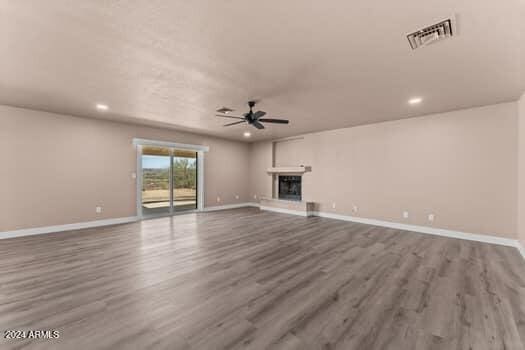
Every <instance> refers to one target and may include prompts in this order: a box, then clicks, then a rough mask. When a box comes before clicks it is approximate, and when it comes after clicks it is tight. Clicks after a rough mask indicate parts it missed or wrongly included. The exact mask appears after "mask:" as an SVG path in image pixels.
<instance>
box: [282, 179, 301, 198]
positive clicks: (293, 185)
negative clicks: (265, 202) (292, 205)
mask: <svg viewBox="0 0 525 350" xmlns="http://www.w3.org/2000/svg"><path fill="white" fill-rule="evenodd" d="M279 199H288V200H293V201H300V200H301V176H292V175H287V176H279Z"/></svg>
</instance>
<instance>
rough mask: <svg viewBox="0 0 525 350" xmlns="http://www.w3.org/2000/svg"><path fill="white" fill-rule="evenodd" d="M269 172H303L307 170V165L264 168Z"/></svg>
mask: <svg viewBox="0 0 525 350" xmlns="http://www.w3.org/2000/svg"><path fill="white" fill-rule="evenodd" d="M266 171H267V172H268V173H270V174H304V173H305V172H306V171H307V167H304V166H285V167H273V168H268V169H267V170H266Z"/></svg>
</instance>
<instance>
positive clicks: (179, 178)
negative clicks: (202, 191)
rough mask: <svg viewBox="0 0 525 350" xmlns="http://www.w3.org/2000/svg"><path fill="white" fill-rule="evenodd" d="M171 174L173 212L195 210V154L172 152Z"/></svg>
mask: <svg viewBox="0 0 525 350" xmlns="http://www.w3.org/2000/svg"><path fill="white" fill-rule="evenodd" d="M172 174H173V181H172V182H173V207H174V211H175V212H179V211H184V210H195V209H197V152H192V151H183V150H174V151H173V170H172Z"/></svg>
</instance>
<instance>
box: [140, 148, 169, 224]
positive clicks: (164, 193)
mask: <svg viewBox="0 0 525 350" xmlns="http://www.w3.org/2000/svg"><path fill="white" fill-rule="evenodd" d="M170 178H171V150H170V149H169V148H164V147H150V146H144V147H143V148H142V214H143V215H146V216H149V215H162V214H169V213H171V211H172V209H171V200H172V198H171V191H170V188H171V183H170Z"/></svg>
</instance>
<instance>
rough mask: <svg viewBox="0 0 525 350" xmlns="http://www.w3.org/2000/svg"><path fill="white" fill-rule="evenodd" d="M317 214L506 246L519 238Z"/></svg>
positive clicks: (318, 213)
mask: <svg viewBox="0 0 525 350" xmlns="http://www.w3.org/2000/svg"><path fill="white" fill-rule="evenodd" d="M315 215H316V216H320V217H324V218H331V219H337V220H344V221H351V222H358V223H361V224H368V225H374V226H382V227H389V228H395V229H398V230H404V231H412V232H418V233H426V234H429V235H436V236H443V237H450V238H459V239H466V240H469V241H477V242H484V243H492V244H499V245H504V246H509V247H517V243H518V241H517V240H515V239H510V238H503V237H497V236H490V235H481V234H477V233H468V232H461V231H453V230H447V229H442V228H436V227H428V226H419V225H409V224H402V223H398V222H391V221H383V220H375V219H367V218H360V217H355V216H348V215H340V214H333V213H326V212H315Z"/></svg>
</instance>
